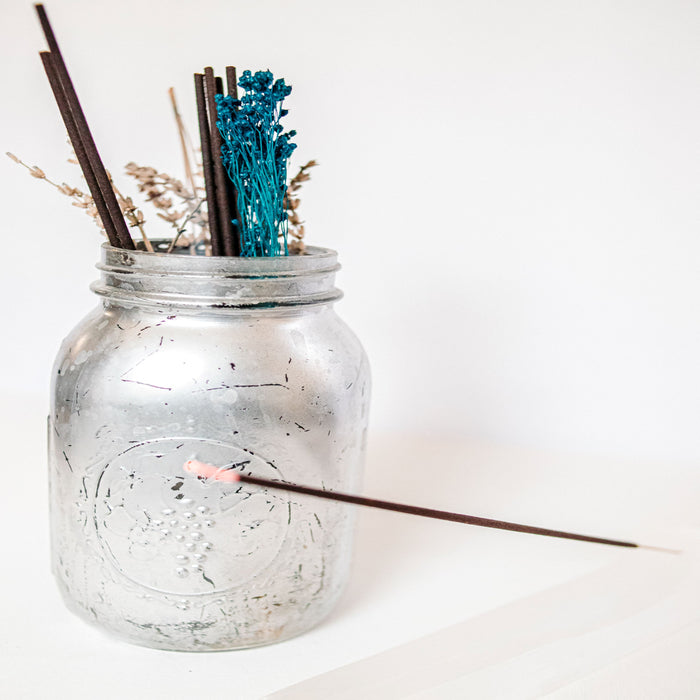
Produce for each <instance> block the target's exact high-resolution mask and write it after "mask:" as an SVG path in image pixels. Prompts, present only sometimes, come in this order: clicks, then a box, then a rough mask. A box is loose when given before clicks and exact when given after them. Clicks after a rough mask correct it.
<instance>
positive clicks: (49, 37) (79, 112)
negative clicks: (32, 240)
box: [35, 4, 135, 250]
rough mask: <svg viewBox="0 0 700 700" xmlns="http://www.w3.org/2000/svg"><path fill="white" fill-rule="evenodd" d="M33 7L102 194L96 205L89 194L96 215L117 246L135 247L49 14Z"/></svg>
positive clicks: (40, 7) (38, 7) (42, 7)
mask: <svg viewBox="0 0 700 700" xmlns="http://www.w3.org/2000/svg"><path fill="white" fill-rule="evenodd" d="M35 8H36V12H37V15H38V16H39V22H40V23H41V27H42V29H43V31H44V35H45V37H46V41H47V43H48V45H49V48H50V49H51V59H50V60H51V64H52V67H53V70H54V72H55V75H56V76H57V78H58V81H57V82H58V84H60V86H61V88H62V91H63V93H64V95H65V103H66V104H67V106H68V108H69V110H70V113H71V115H72V119H73V121H74V123H75V131H76V132H77V136H78V140H79V141H80V142H81V144H82V147H83V150H84V152H85V154H86V156H87V163H88V164H89V168H90V169H91V170H92V176H94V181H96V183H97V188H99V192H100V193H101V195H102V197H101V200H102V202H101V203H100V204H99V205H98V201H99V200H100V198H99V197H97V198H96V197H95V195H94V194H93V199H94V200H95V206H97V207H98V213H100V218H101V219H102V222H103V224H104V225H105V230H109V229H112V230H113V231H114V233H115V235H116V238H117V239H118V241H119V243H120V244H121V247H122V248H127V249H129V250H133V249H134V248H135V246H134V242H133V240H132V239H131V235H130V234H129V229H128V227H127V225H126V222H125V221H124V216H123V215H122V212H121V209H120V208H119V204H118V203H117V198H116V196H115V194H114V190H113V189H112V183H111V182H110V180H109V176H108V175H107V171H106V170H105V167H104V164H103V163H102V159H101V158H100V154H99V152H98V150H97V146H96V145H95V141H94V139H93V137H92V133H91V132H90V127H89V126H88V123H87V120H86V118H85V113H84V112H83V109H82V107H81V106H80V101H79V100H78V95H77V93H76V91H75V87H74V86H73V81H72V80H71V78H70V75H69V73H68V68H67V67H66V64H65V61H64V60H63V55H62V54H61V49H60V48H59V46H58V42H57V40H56V36H55V34H54V32H53V29H52V27H51V24H50V22H49V18H48V16H47V15H46V10H45V9H44V6H43V5H41V4H39V5H35ZM42 60H43V59H42ZM59 108H60V107H59ZM64 121H65V119H64ZM71 141H72V139H71ZM74 147H75V144H74ZM76 155H77V153H76ZM78 162H80V161H78ZM81 168H82V169H83V172H85V173H86V179H87V177H88V175H87V170H86V168H85V167H83V165H82V164H81ZM102 204H104V209H106V212H105V213H104V215H103V213H102V212H100V207H101V206H102ZM104 209H103V211H104ZM108 235H109V234H108ZM110 242H111V240H110Z"/></svg>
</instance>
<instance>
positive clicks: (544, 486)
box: [0, 397, 700, 700]
mask: <svg viewBox="0 0 700 700" xmlns="http://www.w3.org/2000/svg"><path fill="white" fill-rule="evenodd" d="M45 413H46V411H45V406H44V403H43V400H42V399H41V398H30V397H6V401H5V402H4V407H3V409H2V413H0V418H1V419H2V420H1V422H0V424H1V425H2V426H3V445H4V448H5V449H4V460H3V461H4V465H3V467H4V471H5V474H6V477H5V484H4V485H5V488H4V489H2V491H0V519H1V520H0V524H1V525H2V532H3V533H4V542H5V546H6V550H5V559H4V566H3V574H4V575H3V596H2V598H0V622H1V623H2V635H1V638H0V689H2V690H1V691H0V695H1V696H2V697H4V698H48V697H51V698H94V697H99V698H122V697H132V698H163V699H165V698H168V699H169V700H171V699H172V698H186V697H195V696H197V697H206V698H235V699H236V700H259V699H260V698H263V697H265V696H266V695H269V694H272V693H274V692H275V691H279V690H280V689H283V688H286V687H287V686H290V685H293V684H296V683H300V682H302V681H304V680H305V679H308V678H311V677H313V676H316V675H318V674H323V673H326V672H328V671H330V670H331V669H335V668H337V667H340V666H344V665H346V664H350V663H353V662H356V661H359V660H361V659H364V658H366V657H369V656H371V655H374V654H378V653H380V652H384V651H386V650H388V649H391V648H392V647H396V646H398V645H402V644H405V643H406V642H409V641H411V640H417V639H420V638H421V637H423V636H425V635H428V634H430V633H434V632H437V631H438V630H441V629H442V628H446V627H448V626H450V625H454V624H455V623H460V622H463V621H465V620H468V619H470V618H475V617H476V616H479V615H483V614H484V613H486V612H487V611H490V610H494V609H497V608H500V607H502V606H505V605H507V604H509V603H512V602H513V601H518V600H519V599H521V598H524V597H526V596H530V595H532V594H534V593H536V592H538V591H545V590H546V589H548V588H550V587H552V586H555V585H557V584H561V583H563V582H566V581H572V580H574V579H577V578H578V577H581V576H584V575H585V574H588V573H590V572H594V571H596V570H598V569H601V568H603V567H606V566H608V567H609V566H611V565H614V564H615V563H616V562H619V561H620V558H621V557H623V556H627V555H629V554H630V552H629V551H626V552H625V553H624V554H623V553H622V552H621V550H618V549H616V548H613V547H604V546H599V545H590V544H582V543H576V542H570V541H563V540H554V539H550V538H543V537H535V536H529V535H520V534H514V533H505V532H499V531H492V530H484V529H480V528H473V527H466V526H460V525H455V524H451V523H442V522H436V521H430V520H425V519H421V518H415V517H410V516H403V515H397V514H392V513H384V512H380V511H373V510H369V509H362V510H361V511H360V514H359V525H358V537H357V545H356V552H355V561H354V567H353V571H352V578H351V581H350V583H349V586H348V589H347V591H346V593H345V595H344V597H343V599H342V601H341V603H340V605H339V606H338V607H337V608H336V610H335V611H334V612H333V613H332V615H331V616H330V617H329V618H328V619H327V620H326V621H325V622H323V623H322V624H321V625H320V626H319V627H317V628H316V629H315V630H313V631H311V632H309V633H307V634H305V635H302V636H300V637H298V638H296V639H294V640H291V641H287V642H283V643H280V644H278V645H273V646H270V647H265V648H259V649H251V650H244V651H236V652H222V653H215V654H181V653H172V652H164V651H156V650H151V649H145V648H140V647H136V646H131V645H128V644H125V643H123V642H121V641H118V640H115V639H112V638H111V637H109V636H107V635H105V634H102V633H101V632H100V631H98V630H96V629H94V628H92V627H90V626H87V625H86V624H84V623H83V622H82V621H81V620H79V619H77V618H76V617H74V616H73V615H72V614H71V613H69V612H68V611H67V610H66V609H65V607H64V606H63V603H62V601H61V599H60V597H59V594H58V591H57V589H56V587H55V585H54V582H53V580H52V577H51V573H50V570H49V553H48V518H47V508H46V503H47V489H46V466H45V441H44V432H45ZM698 466H700V465H694V464H687V463H686V464H684V463H678V462H675V463H671V462H670V463H664V464H659V463H651V462H648V463H644V462H640V461H638V460H637V461H633V460H622V459H610V458H605V459H604V458H599V457H596V456H590V455H588V456H586V455H565V454H552V453H547V452H541V451H537V450H532V449H524V448H517V447H509V446H503V445H490V444H485V443H481V442H476V441H472V440H466V439H460V438H457V437H454V436H452V437H444V436H437V435H422V436H416V435H393V436H392V435H371V437H370V444H369V455H368V465H367V476H366V483H365V493H366V494H367V495H373V496H377V497H379V498H387V499H392V500H398V501H404V502H409V503H415V504H420V505H427V506H432V507H436V508H443V509H448V510H458V511H462V512H469V513H472V514H475V515H483V516H486V517H494V518H501V519H506V520H512V521H516V522H526V523H530V524H536V525H541V526H547V527H553V528H558V529H564V530H572V531H577V532H584V533H587V534H598V535H601V536H609V537H614V538H620V539H632V540H635V541H638V540H642V539H643V538H644V537H645V536H650V533H653V532H654V531H658V530H659V526H660V525H662V526H663V529H665V530H669V531H672V530H673V529H674V528H681V529H682V528H697V527H699V526H700V508H698V503H700V469H698ZM650 543H651V544H661V545H663V544H668V545H670V546H673V544H674V543H672V542H650ZM490 641H491V642H492V643H493V642H494V640H490ZM699 644H700V630H699V629H698V628H697V627H689V628H688V629H687V630H684V631H682V632H681V633H679V634H676V635H674V638H673V639H672V640H668V639H666V640H664V639H660V640H658V642H655V643H654V644H653V645H651V646H650V647H648V648H646V649H644V650H641V651H640V652H635V653H634V654H631V655H628V656H627V657H626V658H625V659H623V661H622V662H620V663H616V664H615V665H614V666H611V667H609V668H606V667H605V666H601V668H599V669H596V670H595V671H594V672H592V673H591V674H589V675H588V676H587V677H586V678H584V679H578V680H576V681H575V682H572V683H571V684H570V685H569V686H567V687H564V688H561V689H559V690H558V691H557V693H555V694H554V695H552V696H551V697H553V698H556V699H557V700H574V699H575V698H588V697H591V698H593V697H595V698H607V697H609V698H622V699H624V698H635V699H636V698H639V697H646V698H668V697H674V698H685V697H688V698H692V697H695V698H697V697H700V690H698V688H699V687H700V686H699V685H698V684H700V678H698V675H697V671H696V670H695V666H696V665H697V664H695V659H697V658H698V657H699V656H700V649H699V648H698V645H699ZM659 659H661V660H662V661H661V662H660V661H659ZM652 660H653V663H652V662H651V661H652ZM516 687H517V684H516ZM511 688H512V686H511ZM640 688H644V693H643V694H640ZM692 693H696V694H692ZM363 697H364V698H366V696H363ZM420 697H421V698H428V697H432V695H431V694H430V693H429V692H428V694H422V695H421V696H420ZM434 697H436V698H437V697H447V698H449V697H450V696H449V695H439V693H438V691H436V693H435V695H434ZM491 697H501V695H499V692H498V691H497V690H495V691H494V692H493V693H492V695H491ZM502 697H517V693H516V694H515V696H513V695H512V694H510V695H508V694H506V693H504V694H503V695H502ZM523 697H525V695H523ZM527 697H530V696H529V695H528V696H527ZM311 700H313V698H312V699H311Z"/></svg>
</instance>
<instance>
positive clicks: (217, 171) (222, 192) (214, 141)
mask: <svg viewBox="0 0 700 700" xmlns="http://www.w3.org/2000/svg"><path fill="white" fill-rule="evenodd" d="M216 82H217V81H216V77H215V75H214V69H213V68H211V67H210V66H208V67H207V68H205V69H204V88H205V92H206V98H207V110H208V112H209V132H210V134H211V160H212V167H213V169H214V180H215V182H216V206H217V208H218V212H219V227H220V230H221V239H222V241H223V247H224V255H229V256H231V255H233V251H234V248H233V236H234V233H233V224H232V223H231V219H232V218H233V217H232V215H231V207H230V206H229V202H228V194H227V188H226V181H227V179H228V177H227V175H226V172H225V171H224V165H223V163H222V162H221V134H220V133H219V127H218V126H217V125H216V118H217V110H216V94H217V85H216Z"/></svg>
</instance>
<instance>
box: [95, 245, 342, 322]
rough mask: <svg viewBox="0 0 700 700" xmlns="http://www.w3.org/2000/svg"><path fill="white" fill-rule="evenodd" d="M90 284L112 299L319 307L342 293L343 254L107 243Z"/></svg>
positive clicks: (223, 308)
mask: <svg viewBox="0 0 700 700" xmlns="http://www.w3.org/2000/svg"><path fill="white" fill-rule="evenodd" d="M96 267H97V268H98V269H99V270H100V271H101V273H102V275H101V279H100V280H99V281H97V282H94V283H93V284H92V285H91V286H90V288H91V289H92V291H93V292H95V293H96V294H98V295H100V296H103V297H106V298H107V299H108V301H109V302H111V303H119V304H122V305H124V304H128V305H142V306H157V307H179V308H191V309H205V308H206V309H212V310H213V309H217V310H219V311H220V312H221V313H237V312H239V311H241V310H246V309H248V310H249V309H279V308H282V307H295V306H299V307H301V306H318V305H320V304H328V303H332V302H334V301H336V300H337V299H339V298H340V297H341V296H342V293H341V292H340V290H338V289H337V288H336V287H335V286H334V280H335V273H336V272H337V271H338V270H339V269H340V266H339V265H338V258H337V253H336V252H335V251H334V250H330V249H328V248H317V247H313V246H312V247H309V248H307V252H306V254H304V255H288V256H277V257H274V258H272V257H270V258H262V257H260V258H241V257H223V256H204V255H187V254H172V253H165V252H148V251H145V250H136V251H133V250H124V249H122V248H114V247H112V246H110V245H108V244H104V245H103V246H102V250H101V258H100V262H99V263H98V264H97V266H96Z"/></svg>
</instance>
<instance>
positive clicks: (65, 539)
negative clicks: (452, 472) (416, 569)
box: [49, 245, 370, 651]
mask: <svg viewBox="0 0 700 700" xmlns="http://www.w3.org/2000/svg"><path fill="white" fill-rule="evenodd" d="M307 251H308V254H306V255H294V256H288V257H276V258H235V257H228V258H221V257H205V256H192V255H172V254H170V255H167V254H159V253H147V252H142V251H125V250H120V249H116V248H112V247H110V246H107V245H105V246H103V248H102V258H101V262H100V264H99V266H98V267H99V268H100V269H101V271H102V275H101V280H100V281H99V282H97V283H95V284H94V285H93V291H95V292H96V293H97V294H99V295H101V296H102V304H101V305H100V307H99V308H98V309H96V310H95V311H94V312H93V313H91V314H89V315H88V317H87V318H85V319H84V320H83V321H82V322H81V323H80V324H79V325H78V326H77V327H76V328H75V330H73V331H72V333H71V334H70V335H69V336H68V338H67V339H66V340H65V342H64V344H63V346H62V348H61V351H60V352H59V355H58V357H57V359H56V364H55V368H54V377H53V387H52V403H51V414H50V417H49V462H50V503H51V535H52V553H53V554H52V556H53V567H54V573H55V575H56V578H57V580H58V583H59V586H60V589H61V591H62V593H63V595H64V598H65V600H66V601H67V603H68V605H69V606H70V607H71V608H72V609H73V610H74V611H75V612H77V613H78V614H79V615H81V616H82V617H83V618H86V619H89V620H91V621H93V622H95V623H97V624H98V625H100V626H101V627H103V628H106V629H108V630H110V631H112V632H115V633H117V634H119V635H121V636H123V637H125V638H127V639H129V640H131V641H133V642H136V643H139V644H144V645H148V646H153V647H158V648H162V649H174V650H192V651H196V650H202V651H206V650H214V649H235V648H241V647H249V646H255V645H260V644H267V643H271V642H275V641H279V640H282V639H286V638H289V637H291V636H294V635H296V634H299V633H301V632H303V631H305V630H307V629H309V628H310V627H312V626H313V625H315V624H316V623H318V622H319V621H320V620H321V619H322V618H323V617H324V616H325V615H326V614H327V613H328V612H329V611H330V610H331V608H332V607H333V605H334V603H335V602H336V601H337V599H338V597H339V595H340V593H341V592H342V589H343V586H344V584H345V581H346V579H347V576H348V568H349V563H350V554H351V546H352V533H353V512H352V509H350V508H347V507H345V506H342V505H338V504H336V503H333V502H330V501H328V502H327V501H324V500H320V499H312V498H306V497H302V496H295V495H291V494H286V493H284V492H280V491H278V492H276V493H272V492H271V491H267V490H265V489H261V488H258V487H253V486H249V485H242V484H236V483H234V484H231V483H225V482H221V481H214V480H205V479H201V478H197V476H196V475H193V474H192V473H189V472H188V471H187V470H185V469H184V468H183V465H184V464H185V463H186V462H187V461H188V460H200V461H202V462H206V463H207V464H212V465H216V466H225V467H227V468H232V469H239V470H242V471H245V472H246V473H248V472H250V473H252V474H255V475H258V476H263V477H266V478H270V479H279V480H285V481H293V482H300V483H305V484H318V485H322V486H323V487H325V488H329V489H334V490H343V491H353V490H356V489H357V488H358V487H359V481H360V478H361V473H362V468H363V460H364V443H365V433H366V428H367V412H368V402H369V391H370V381H369V369H368V364H367V360H366V356H365V354H364V352H363V350H362V347H361V345H360V343H359V342H358V340H357V339H356V337H355V336H354V334H353V333H352V332H351V331H350V330H349V329H348V327H347V326H346V325H345V324H344V323H343V322H342V321H341V320H340V318H339V317H338V316H337V315H336V313H335V311H334V309H333V303H334V302H335V301H336V300H337V299H338V298H340V292H339V291H338V290H337V289H336V288H335V287H334V279H335V273H336V270H337V268H338V265H337V258H336V254H335V253H334V252H332V251H329V250H326V249H321V248H307Z"/></svg>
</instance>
